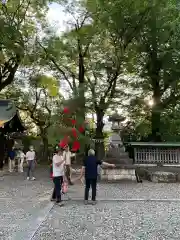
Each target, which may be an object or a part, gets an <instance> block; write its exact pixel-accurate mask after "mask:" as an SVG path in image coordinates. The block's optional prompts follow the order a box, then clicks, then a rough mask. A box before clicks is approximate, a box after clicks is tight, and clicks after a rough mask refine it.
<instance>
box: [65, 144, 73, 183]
mask: <svg viewBox="0 0 180 240" xmlns="http://www.w3.org/2000/svg"><path fill="white" fill-rule="evenodd" d="M74 156H75V154H74V153H71V152H70V151H69V146H66V147H65V151H64V152H63V158H64V159H65V174H66V178H67V180H68V184H69V185H73V183H72V181H71V158H72V157H74Z"/></svg>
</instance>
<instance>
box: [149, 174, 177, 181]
mask: <svg viewBox="0 0 180 240" xmlns="http://www.w3.org/2000/svg"><path fill="white" fill-rule="evenodd" d="M179 180H180V174H178V173H173V172H158V171H157V172H153V173H151V174H150V181H151V182H154V183H175V182H179Z"/></svg>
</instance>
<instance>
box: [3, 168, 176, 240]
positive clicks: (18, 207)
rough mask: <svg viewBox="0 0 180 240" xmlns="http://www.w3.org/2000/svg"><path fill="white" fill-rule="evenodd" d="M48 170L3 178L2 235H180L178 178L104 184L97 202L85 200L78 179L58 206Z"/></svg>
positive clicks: (152, 238)
mask: <svg viewBox="0 0 180 240" xmlns="http://www.w3.org/2000/svg"><path fill="white" fill-rule="evenodd" d="M48 176H49V173H48V171H45V170H43V169H39V170H38V171H37V177H38V178H37V181H35V182H31V181H29V182H28V181H26V180H25V177H24V176H23V175H19V174H18V175H17V174H12V175H10V176H5V177H4V178H0V239H1V240H26V239H27V240H31V239H32V240H46V239H48V240H50V239H58V240H59V239H60V240H63V239H67V240H73V239H76V240H93V239H98V240H100V239H107V240H110V239H112V240H115V239H119V240H121V239H123V240H124V239H127V240H131V239H132V240H136V239H137V240H139V239H140V240H166V239H167V240H173V239H178V240H179V239H180V217H179V216H180V185H179V184H154V183H149V182H144V183H142V184H138V183H121V184H100V185H99V186H98V200H99V201H98V204H97V205H96V206H84V205H83V202H82V198H83V186H82V185H81V184H77V185H75V186H73V187H71V188H70V189H69V196H70V197H71V198H72V200H71V201H67V202H66V205H65V206H64V207H63V208H59V207H57V206H54V205H53V204H52V203H50V202H49V198H50V193H51V191H52V183H51V181H50V180H49V177H48ZM65 199H66V198H65Z"/></svg>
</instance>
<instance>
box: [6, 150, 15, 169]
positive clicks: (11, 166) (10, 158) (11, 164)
mask: <svg viewBox="0 0 180 240" xmlns="http://www.w3.org/2000/svg"><path fill="white" fill-rule="evenodd" d="M15 157H16V152H15V149H14V147H12V149H11V150H10V151H8V163H9V172H13V171H14V168H15Z"/></svg>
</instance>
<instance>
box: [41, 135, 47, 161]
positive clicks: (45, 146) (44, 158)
mask: <svg viewBox="0 0 180 240" xmlns="http://www.w3.org/2000/svg"><path fill="white" fill-rule="evenodd" d="M42 142H43V148H42V160H43V162H46V161H48V139H47V136H42Z"/></svg>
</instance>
